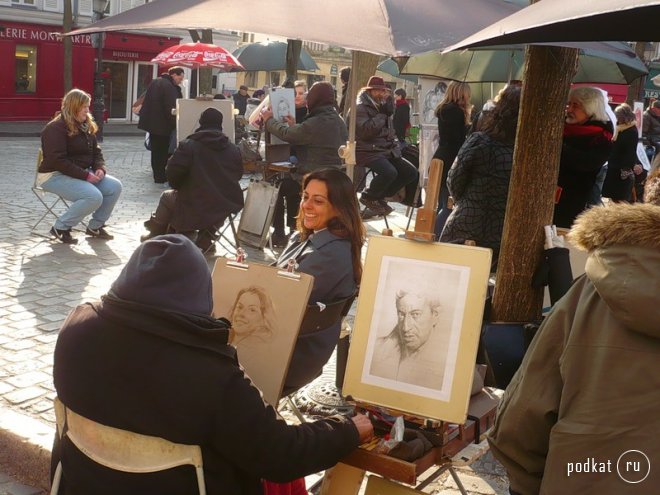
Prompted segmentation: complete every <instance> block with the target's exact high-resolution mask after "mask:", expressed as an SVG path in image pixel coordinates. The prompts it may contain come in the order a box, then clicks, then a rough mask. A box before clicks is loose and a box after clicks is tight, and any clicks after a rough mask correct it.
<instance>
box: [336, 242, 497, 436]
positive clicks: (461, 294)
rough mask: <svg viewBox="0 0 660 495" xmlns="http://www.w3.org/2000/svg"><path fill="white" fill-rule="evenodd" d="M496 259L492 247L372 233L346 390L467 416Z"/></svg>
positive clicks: (383, 402)
mask: <svg viewBox="0 0 660 495" xmlns="http://www.w3.org/2000/svg"><path fill="white" fill-rule="evenodd" d="M490 261H491V251H490V250H489V249H484V248H477V247H472V246H462V245H453V244H443V243H418V242H414V241H409V240H404V239H396V238H391V237H372V238H371V239H370V240H369V247H368V250H367V256H366V262H365V269H364V274H363V277H362V285H361V289H360V297H359V298H358V307H357V315H356V320H355V327H354V330H353V336H352V341H351V348H350V352H349V357H348V365H347V369H346V377H345V381H344V387H343V393H344V394H345V395H351V396H352V397H354V398H355V399H356V400H359V401H361V402H365V403H370V404H376V405H380V406H384V407H388V408H392V409H397V410H400V411H404V412H407V413H410V414H411V415H414V416H418V417H422V418H433V419H437V420H442V421H450V422H454V423H458V424H462V423H463V422H464V421H465V419H466V414H467V408H468V402H469V398H470V390H471V385H472V377H473V370H474V363H475V357H476V353H477V345H478V341H479V333H480V329H481V321H482V316H483V309H484V301H485V298H486V291H487V283H488V276H489V272H490ZM404 326H406V327H407V328H411V329H410V330H406V331H405V332H404V331H403V330H402V329H403V327H404ZM404 334H406V336H405V337H404Z"/></svg>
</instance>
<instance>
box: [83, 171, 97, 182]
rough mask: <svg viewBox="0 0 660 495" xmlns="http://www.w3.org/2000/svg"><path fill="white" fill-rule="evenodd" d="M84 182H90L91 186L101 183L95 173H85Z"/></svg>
mask: <svg viewBox="0 0 660 495" xmlns="http://www.w3.org/2000/svg"><path fill="white" fill-rule="evenodd" d="M85 180H86V181H87V182H90V183H91V184H98V183H99V182H101V177H99V176H98V175H96V174H95V173H92V172H87V178H86V179H85Z"/></svg>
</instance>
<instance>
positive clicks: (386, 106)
mask: <svg viewBox="0 0 660 495" xmlns="http://www.w3.org/2000/svg"><path fill="white" fill-rule="evenodd" d="M379 111H380V113H384V114H385V115H387V116H388V117H389V116H390V115H392V114H393V113H394V98H393V97H392V95H390V96H388V97H387V98H386V99H385V101H384V102H383V103H381V105H380V108H379Z"/></svg>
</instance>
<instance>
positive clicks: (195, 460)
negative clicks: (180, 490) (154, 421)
mask: <svg viewBox="0 0 660 495" xmlns="http://www.w3.org/2000/svg"><path fill="white" fill-rule="evenodd" d="M55 417H56V420H57V433H56V434H57V435H59V437H60V439H61V438H62V437H64V436H67V437H68V438H69V440H71V442H72V443H73V444H74V445H75V446H76V447H77V448H78V450H80V452H82V453H83V454H85V455H86V456H87V457H88V458H90V459H91V460H93V461H94V462H96V463H98V464H101V465H102V466H105V467H107V468H110V469H114V470H115V471H123V472H127V473H153V472H157V471H164V470H166V469H171V468H173V467H177V466H183V465H187V464H191V465H193V466H194V467H195V471H196V474H197V488H198V490H199V494H200V495H206V484H205V482H204V470H203V463H202V449H201V448H200V446H199V445H184V444H178V443H173V442H170V441H168V440H165V439H163V438H158V437H152V436H147V435H140V434H138V433H133V432H130V431H126V430H120V429H118V428H112V427H110V426H105V425H102V424H99V423H96V422H95V421H92V420H91V419H87V418H85V417H83V416H80V415H79V414H77V413H75V412H73V411H72V410H71V409H69V408H68V407H66V406H65V405H64V404H62V402H61V401H60V400H59V399H58V398H55ZM61 480H62V462H61V461H60V462H59V463H58V465H57V468H56V470H55V475H54V477H53V484H52V486H51V490H50V495H57V492H58V490H59V487H60V482H61Z"/></svg>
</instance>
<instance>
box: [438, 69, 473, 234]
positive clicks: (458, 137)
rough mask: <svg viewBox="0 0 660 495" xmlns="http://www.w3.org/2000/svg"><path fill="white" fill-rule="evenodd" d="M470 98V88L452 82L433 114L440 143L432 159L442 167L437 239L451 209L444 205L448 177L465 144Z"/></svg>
mask: <svg viewBox="0 0 660 495" xmlns="http://www.w3.org/2000/svg"><path fill="white" fill-rule="evenodd" d="M470 95H471V91H470V85H469V84H467V83H462V82H456V81H452V82H450V83H449V86H447V92H446V93H445V95H444V97H443V98H442V101H440V103H439V104H438V107H437V108H436V110H435V115H436V117H437V118H438V137H439V142H438V149H436V150H435V153H434V154H433V158H439V159H440V160H442V163H443V168H442V178H441V180H440V197H439V200H438V217H437V218H436V221H435V234H436V236H438V237H439V236H440V234H441V233H442V229H443V228H444V226H445V222H446V221H447V218H448V217H449V214H450V213H451V209H450V208H449V207H448V204H447V201H448V200H449V191H448V190H447V174H448V173H449V169H450V168H451V166H452V164H453V163H454V159H455V158H456V155H457V154H458V150H459V149H460V148H461V146H463V143H464V142H465V133H466V131H467V126H468V125H469V124H470V114H471V112H472V105H471V104H470Z"/></svg>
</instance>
